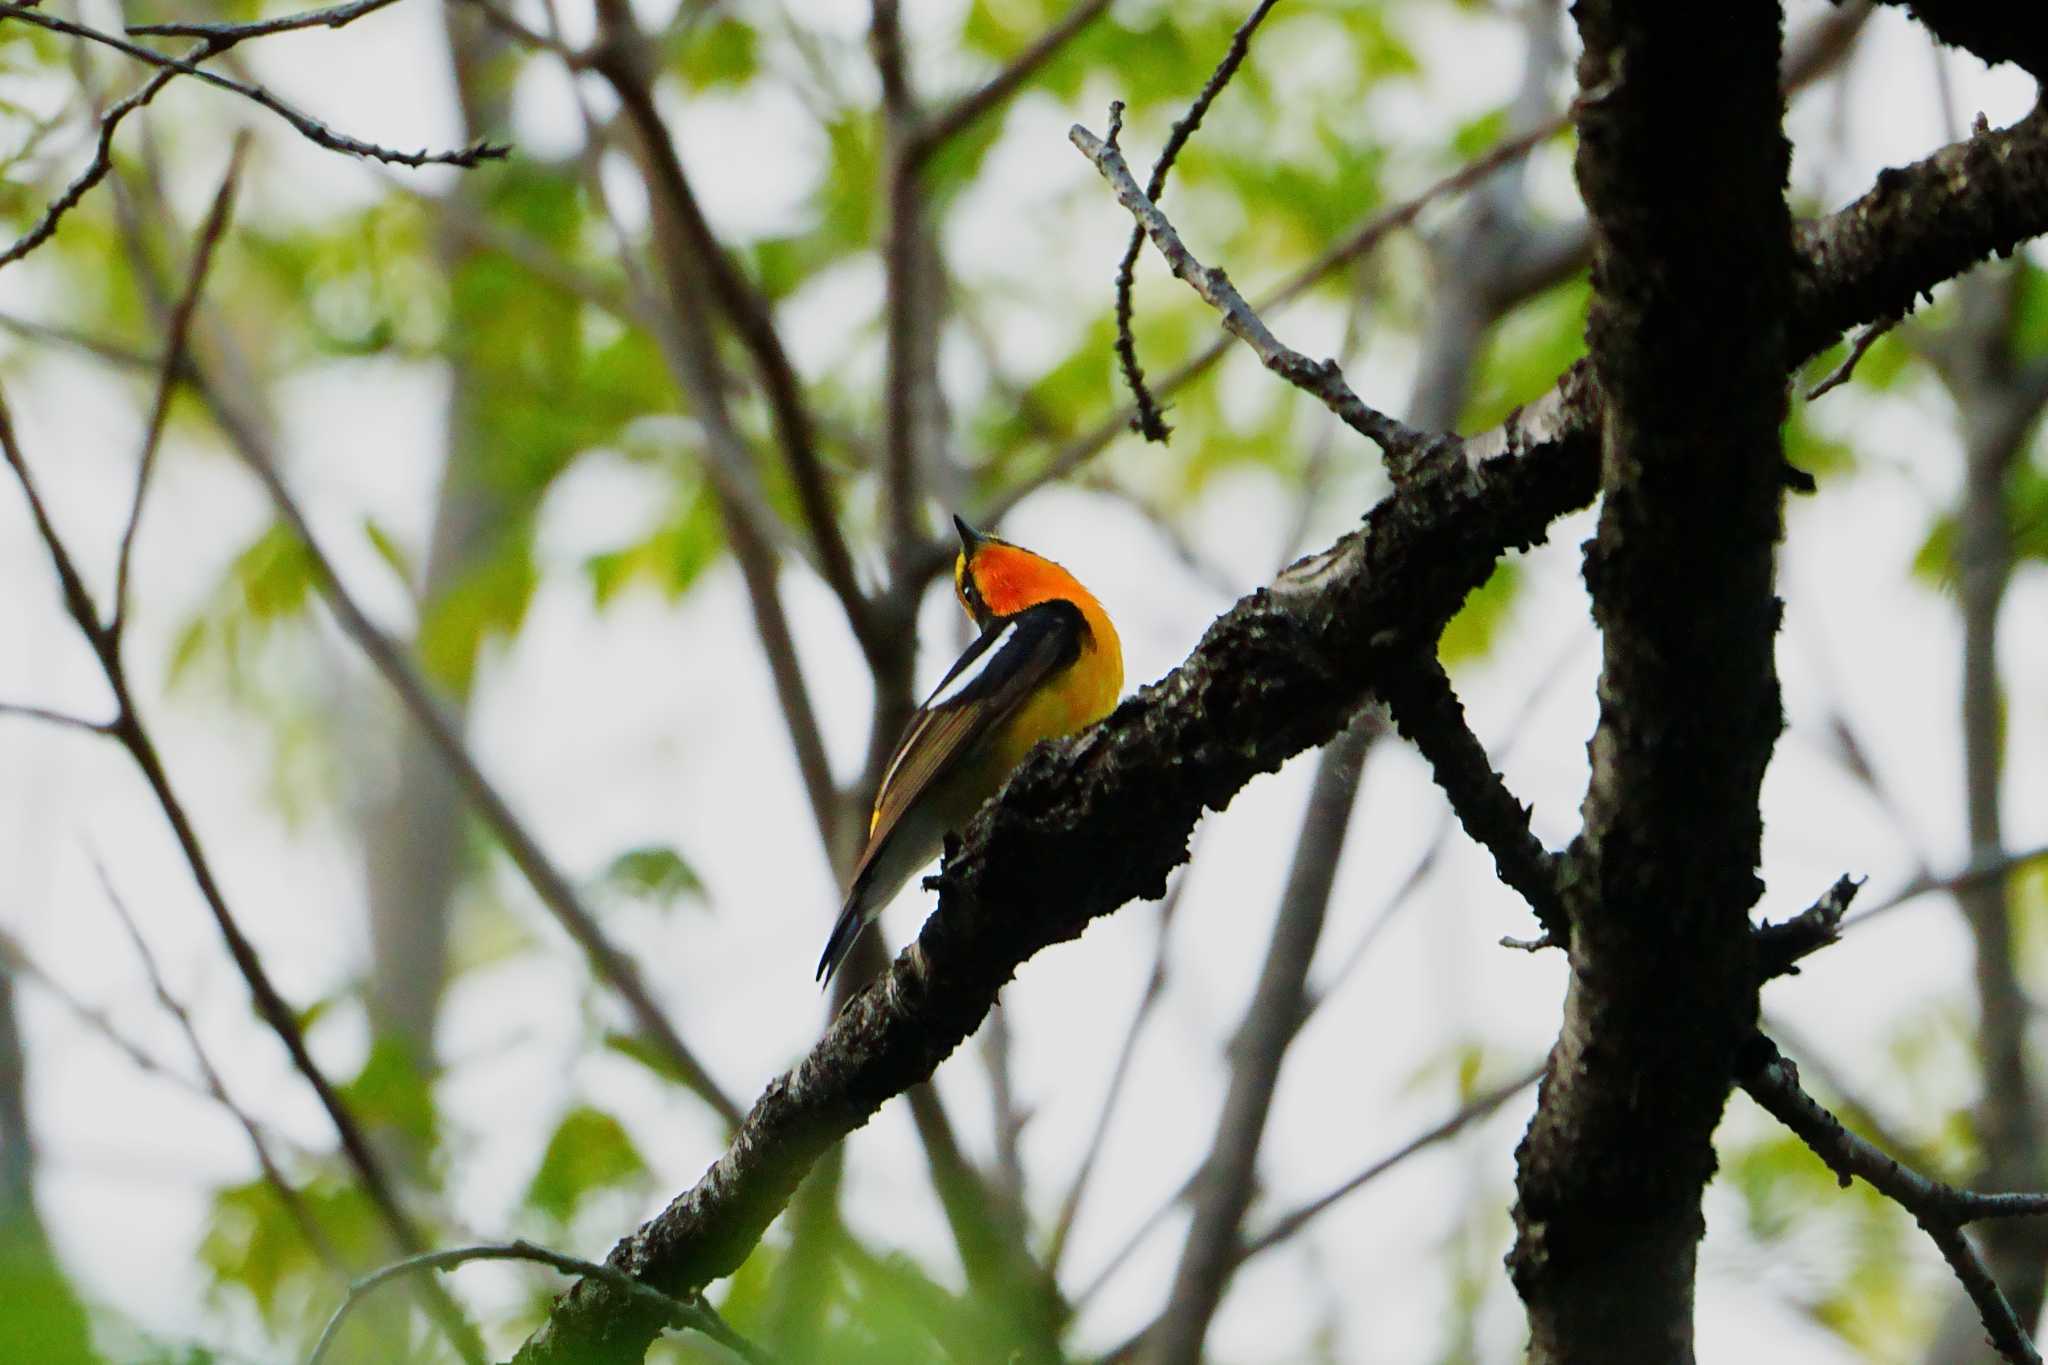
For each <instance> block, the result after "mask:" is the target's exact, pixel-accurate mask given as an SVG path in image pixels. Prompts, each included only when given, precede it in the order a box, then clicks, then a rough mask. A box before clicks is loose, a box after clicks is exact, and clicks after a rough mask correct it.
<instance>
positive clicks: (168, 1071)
mask: <svg viewBox="0 0 2048 1365" xmlns="http://www.w3.org/2000/svg"><path fill="white" fill-rule="evenodd" d="M0 971H4V972H12V973H14V974H15V975H16V976H18V977H20V978H21V979H22V980H23V981H27V982H30V983H32V984H33V985H34V986H35V987H36V988H37V989H38V990H40V991H41V992H42V993H43V994H45V995H47V996H49V997H50V999H52V1000H54V1001H55V1002H56V1003H57V1004H58V1005H59V1006H60V1007H61V1008H62V1009H63V1010H64V1012H65V1013H66V1014H69V1015H70V1016H71V1017H72V1018H73V1019H75V1020H77V1021H78V1023H79V1024H80V1025H81V1026H83V1027H84V1028H85V1029H86V1030H87V1031H88V1032H90V1033H92V1034H93V1035H94V1036H95V1037H97V1038H99V1039H100V1041H102V1042H104V1043H105V1044H106V1045H107V1046H108V1047H111V1048H113V1049H114V1051H116V1052H118V1053H120V1054H121V1056H122V1057H124V1058H125V1059H127V1062H128V1064H129V1065H130V1066H132V1067H134V1068H135V1069H136V1070H137V1071H139V1072H141V1073H143V1074H144V1075H147V1076H154V1077H156V1078H157V1079H159V1080H161V1081H164V1082H165V1083H167V1084H169V1085H172V1086H174V1087H176V1088H177V1089H179V1090H182V1091H184V1092H185V1093H186V1094H188V1095H190V1096H192V1097H193V1098H195V1099H199V1100H204V1101H206V1102H208V1103H212V1104H218V1103H219V1102H220V1100H219V1097H218V1096H216V1095H215V1094H214V1093H213V1092H212V1091H211V1090H209V1089H208V1088H207V1086H206V1083H205V1082H204V1081H203V1080H201V1079H198V1078H195V1077H193V1076H189V1075H187V1074H186V1073H185V1072H183V1071H181V1070H179V1069H178V1068H177V1067H175V1066H172V1065H171V1064H170V1063H169V1062H166V1061H165V1060H163V1059H162V1058H161V1057H158V1056H156V1055H155V1054H154V1053H152V1052H150V1051H149V1050H148V1049H147V1048H145V1047H144V1046H143V1045H142V1044H141V1043H139V1042H137V1041H136V1040H135V1039H134V1038H131V1037H129V1036H128V1035H127V1034H125V1033H123V1032H122V1031H121V1029H120V1027H119V1026H118V1025H117V1024H115V1022H114V1021H113V1019H112V1017H110V1016H109V1015H108V1013H107V1012H106V1011H105V1010H103V1009H101V1008H99V1007H98V1006H96V1005H94V1004H92V1003H91V1002H90V1001H87V1000H85V999H82V998H81V997H80V996H78V995H77V994H75V993H74V992H73V991H72V990H71V988H70V987H68V986H66V985H65V984H64V983H63V982H62V981H59V980H58V979H57V978H56V976H55V975H53V974H52V973H51V972H50V970H49V969H48V968H46V967H44V966H43V965H42V964H41V963H40V962H37V961H36V960H35V959H34V958H31V957H30V956H29V955H28V953H27V952H25V951H24V950H23V949H22V946H21V944H20V943H19V942H18V941H17V940H15V939H14V938H12V937H10V936H9V935H7V934H6V933H4V932H0ZM250 1121H251V1122H253V1123H255V1124H256V1126H257V1128H258V1129H259V1130H260V1131H262V1132H263V1133H264V1135H265V1137H266V1139H267V1140H268V1141H269V1142H270V1143H271V1144H273V1145H281V1146H288V1147H290V1148H292V1150H293V1152H294V1154H295V1155H300V1156H306V1155H310V1151H309V1149H308V1148H306V1146H305V1145H304V1144H303V1143H301V1142H299V1141H298V1140H297V1139H296V1138H294V1137H292V1136H290V1135H289V1134H286V1133H282V1132H279V1131H278V1130H277V1129H276V1128H274V1127H271V1126H269V1125H267V1124H265V1123H264V1122H263V1121H262V1120H260V1119H257V1118H255V1116H254V1115H251V1116H250Z"/></svg>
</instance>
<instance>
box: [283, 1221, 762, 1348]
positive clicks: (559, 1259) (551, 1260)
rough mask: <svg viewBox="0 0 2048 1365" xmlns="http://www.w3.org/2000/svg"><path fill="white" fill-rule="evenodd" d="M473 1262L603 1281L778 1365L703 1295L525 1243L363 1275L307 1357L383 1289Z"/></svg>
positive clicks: (673, 1320)
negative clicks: (677, 1292)
mask: <svg viewBox="0 0 2048 1365" xmlns="http://www.w3.org/2000/svg"><path fill="white" fill-rule="evenodd" d="M471 1261H531V1262H533V1263H535V1264H537V1265H544V1266H549V1267H551V1268H553V1269H555V1270H559V1271H561V1272H562V1273H563V1274H564V1275H580V1276H582V1277H583V1278H585V1279H594V1280H601V1281H603V1282H604V1283H606V1284H608V1285H611V1286H612V1287H613V1288H614V1289H617V1290H619V1291H620V1292H621V1293H624V1294H627V1295H630V1296H631V1297H632V1298H634V1299H636V1300H638V1301H639V1302H641V1303H643V1304H645V1305H647V1306H649V1307H651V1308H653V1309H654V1310H656V1311H657V1312H659V1313H660V1314H661V1315H662V1318H663V1320H664V1321H666V1322H667V1323H668V1324H669V1325H670V1326H672V1327H680V1328H687V1329H689V1330H691V1331H695V1332H701V1333H703V1334H704V1335H705V1336H707V1337H709V1338H711V1340H713V1341H715V1342H717V1343H718V1344H719V1345H720V1346H723V1347H724V1348H725V1349H726V1350H728V1351H730V1352H731V1353H732V1354H733V1355H735V1356H737V1357H739V1358H740V1359H741V1360H744V1361H747V1362H749V1365H772V1360H773V1358H772V1357H771V1356H769V1354H768V1353H767V1352H766V1351H764V1350H762V1349H761V1348H760V1347H759V1346H756V1345H755V1344H754V1343H753V1342H751V1341H748V1340H747V1339H746V1338H745V1337H743V1336H741V1335H740V1334H739V1333H738V1332H735V1331H734V1330H733V1329H732V1327H731V1326H730V1325H729V1324H728V1323H727V1322H726V1321H725V1319H724V1318H722V1317H720V1316H719V1315H718V1312H717V1310H715V1309H713V1308H712V1307H711V1305H710V1304H708V1303H706V1302H705V1301H704V1298H703V1296H702V1295H695V1296H692V1297H691V1298H688V1299H677V1298H671V1297H669V1296H668V1295H667V1294H664V1293H662V1292H661V1291H660V1290H658V1289H656V1288H654V1287H653V1286H652V1285H647V1284H643V1283H641V1282H640V1281H639V1280H636V1279H634V1278H633V1277H632V1276H631V1275H628V1274H627V1273H626V1272H625V1271H623V1270H616V1269H614V1268H612V1267H611V1266H608V1265H599V1264H597V1263H596V1262H595V1261H584V1260H579V1259H577V1258H576V1257H574V1256H565V1255H563V1254H562V1253H561V1252H559V1251H551V1250H549V1249H548V1248H547V1247H544V1246H536V1245H535V1244H534V1243H532V1242H528V1241H524V1240H521V1241H516V1242H488V1243H484V1244H481V1245H478V1246H466V1247H449V1248H448V1249H446V1250H444V1251H428V1252H422V1253H421V1254H420V1255H417V1256H408V1257H406V1258H405V1259H404V1260H402V1261H394V1262H392V1263H391V1264H390V1265H387V1266H381V1267H379V1268H378V1269H376V1270H374V1271H371V1272H370V1273H369V1274H367V1275H364V1276H362V1277H361V1278H360V1279H358V1280H356V1281H355V1282H353V1283H352V1284H350V1285H349V1287H348V1295H347V1297H345V1298H343V1299H342V1301H341V1303H340V1304H339V1305H337V1306H336V1307H335V1310H334V1314H333V1316H332V1317H330V1318H328V1319H327V1326H326V1327H325V1328H324V1329H322V1331H321V1333H320V1340H319V1341H318V1342H317V1343H315V1344H314V1347H313V1354H312V1355H310V1356H308V1357H307V1358H306V1365H320V1362H321V1361H322V1360H323V1359H324V1358H325V1357H326V1355H327V1350H328V1348H329V1347H330V1346H332V1345H333V1344H334V1334H335V1333H336V1332H337V1331H339V1330H340V1328H341V1324H342V1320H343V1319H344V1318H346V1317H347V1316H348V1315H349V1313H350V1312H351V1311H352V1310H353V1309H354V1308H355V1306H356V1305H357V1304H358V1303H360V1302H361V1301H362V1300H363V1299H364V1298H366V1297H367V1296H369V1295H370V1294H371V1293H373V1292H374V1291H376V1290H377V1289H378V1288H380V1287H382V1286H383V1285H386V1284H389V1283H390V1282H391V1281H393V1280H396V1279H400V1278H403V1277H404V1276H407V1275H413V1274H417V1273H418V1272H420V1271H422V1270H453V1269H454V1268H455V1267H457V1266H459V1265H467V1264H469V1263H470V1262H471Z"/></svg>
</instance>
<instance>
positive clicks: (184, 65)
mask: <svg viewBox="0 0 2048 1365" xmlns="http://www.w3.org/2000/svg"><path fill="white" fill-rule="evenodd" d="M0 18H5V19H19V20H21V21H22V22H24V23H29V24H34V25H35V26H36V27H38V28H45V29H48V30H50V31H51V32H52V33H62V34H64V35H66V36H67V37H72V38H83V39H85V40H86V41H88V42H94V43H99V44H101V45H102V46H105V47H110V48H112V49H114V50H115V51H116V52H119V53H121V54H123V55H124V56H128V57H133V58H134V59H135V60H136V61H139V62H146V63H148V64H149V65H151V66H154V67H156V68H158V69H159V70H160V71H163V72H166V73H174V74H177V75H181V76H191V77H193V78H194V79H196V80H201V81H204V82H205V83H206V84H208V85H211V86H215V87H217V88H219V89H222V90H226V91H229V92H231V93H233V94H237V95H240V96H241V97H242V98H243V99H246V100H249V101H251V102H252V103H255V104H257V105H260V106H261V107H263V108H265V109H268V110H269V111H270V112H271V113H273V114H275V115H277V116H278V117H279V118H281V119H283V120H284V121H285V122H286V123H289V124H290V125H291V126H292V127H293V129H295V130H296V131H297V132H298V134H299V136H301V137H303V138H305V139H307V140H308V141H310V142H314V143H317V144H318V145H320V146H322V147H325V148H327V149H328V150H329V151H335V152H343V153H346V154H347V155H349V156H361V157H369V158H371V159H372V160H376V161H385V162H389V163H391V164H393V165H398V166H461V167H463V168H465V169H467V168H470V167H474V166H476V165H478V164H480V163H482V162H485V161H499V160H503V159H504V158H505V157H506V156H508V155H510V153H511V151H512V149H511V148H510V147H509V146H507V145H505V144H504V143H498V142H490V141H488V140H483V139H479V140H478V141H476V142H473V143H471V144H470V145H469V146H467V147H458V148H456V149H455V150H453V151H447V152H429V151H427V150H425V149H424V148H423V149H421V150H420V151H417V152H401V151H398V150H397V149H395V148H391V147H383V146H379V145H378V144H376V143H374V142H364V141H362V140H361V139H359V138H353V137H350V136H349V135H348V134H347V133H337V132H335V131H334V130H333V129H332V128H329V127H328V126H327V125H326V124H324V123H322V122H320V120H318V119H316V118H313V117H311V116H310V115H307V114H303V113H301V112H299V111H298V110H297V109H294V108H293V107H292V106H291V105H289V104H286V103H285V102H284V101H283V100H281V99H279V98H278V97H277V96H276V95H273V94H271V93H270V92H269V91H268V90H266V89H264V88H263V87H262V86H260V85H251V84H249V83H247V82H244V81H238V80H236V79H234V78H233V77H231V76H223V75H221V74H220V73H219V72H218V71H209V70H207V69H206V68H205V67H203V66H199V65H198V64H197V60H196V59H194V58H186V57H172V56H168V55H166V54H165V53H162V52H158V51H156V50H154V49H153V48H147V47H144V46H142V45H141V44H140V43H131V42H129V41H128V40H127V39H125V38H121V37H117V36H116V35H114V34H111V33H103V32H101V31H100V30H99V29H96V28H89V27H87V26H86V25H84V24H74V23H72V22H71V21H70V20H68V19H60V18H58V17H56V16H55V15H50V14H44V13H43V12H41V11H40V10H36V9H32V8H30V7H29V6H27V5H19V4H12V3H0ZM212 51H213V48H212V46H211V43H210V42H209V44H208V45H207V50H206V51H204V52H201V53H199V54H197V58H198V59H203V58H204V57H206V56H209V55H212ZM144 89H148V87H147V86H145V87H144ZM150 93H151V94H154V93H155V92H154V91H151V92H150Z"/></svg>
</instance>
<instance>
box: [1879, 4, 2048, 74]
mask: <svg viewBox="0 0 2048 1365" xmlns="http://www.w3.org/2000/svg"><path fill="white" fill-rule="evenodd" d="M1883 2H1884V3H1885V4H1888V5H1902V6H1904V7H1905V10H1906V13H1908V14H1910V15H1912V16H1913V18H1914V19H1916V20H1918V21H1919V22H1920V23H1921V24H1922V25H1924V26H1925V27H1926V29H1927V31H1928V32H1929V33H1932V34H1933V35H1934V36H1935V37H1936V38H1938V39H1939V40H1941V41H1942V42H1944V43H1947V44H1948V45H1949V46H1951V47H1960V48H1965V49H1967V50H1968V51H1970V52H1973V53H1975V54H1976V55H1977V56H1979V57H1982V58H1983V59H1984V60H1985V61H1986V62H1988V63H1990V64H1991V65H1993V66H1996V65H1997V64H1998V63H2000V62H2013V63H2016V64H2018V65H2019V66H2020V67H2022V68H2024V69H2025V70H2026V71H2027V72H2028V73H2030V74H2031V75H2032V76H2033V77H2034V79H2035V80H2038V81H2048V12H2043V11H2042V9H2041V7H2040V6H2038V5H2015V4H2012V3H2011V0H1883Z"/></svg>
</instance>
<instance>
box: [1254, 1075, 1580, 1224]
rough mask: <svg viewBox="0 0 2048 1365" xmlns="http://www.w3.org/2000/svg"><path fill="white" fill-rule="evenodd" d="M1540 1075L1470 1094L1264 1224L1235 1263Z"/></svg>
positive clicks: (1460, 1129) (1477, 1117) (1510, 1096)
mask: <svg viewBox="0 0 2048 1365" xmlns="http://www.w3.org/2000/svg"><path fill="white" fill-rule="evenodd" d="M1542 1075H1543V1067H1542V1066H1541V1064H1538V1065H1536V1066H1533V1067H1531V1068H1529V1069H1528V1070H1527V1071H1524V1072H1523V1073H1522V1074H1521V1075H1519V1076H1517V1077H1515V1078H1514V1079H1513V1080H1511V1081H1507V1082H1505V1083H1503V1084H1501V1085H1498V1086H1495V1087H1494V1088H1493V1089H1491V1090H1486V1091H1482V1092H1480V1093H1479V1094H1477V1095H1474V1096H1473V1097H1472V1098H1471V1099H1469V1100H1467V1101H1465V1103H1464V1104H1462V1105H1460V1106H1459V1107H1458V1111H1457V1112H1456V1113H1454V1114H1452V1115H1451V1116H1450V1117H1448V1118H1446V1119H1445V1120H1444V1121H1443V1122H1441V1123H1439V1124H1437V1125H1436V1126H1435V1127H1433V1128H1427V1129H1424V1130H1423V1131H1422V1132H1420V1133H1417V1134H1416V1135H1415V1136H1414V1137H1412V1138H1410V1139H1408V1141H1406V1142H1404V1143H1402V1144H1401V1145H1400V1146H1399V1147H1396V1148H1395V1149H1394V1150H1393V1151H1391V1152H1389V1153H1387V1154H1386V1155H1385V1156H1383V1157H1381V1158H1380V1159H1379V1160H1378V1161H1375V1162H1373V1163H1372V1164H1371V1165H1370V1166H1367V1167H1366V1168H1365V1169H1364V1170H1361V1171H1360V1172H1358V1174H1356V1175H1354V1176H1351V1177H1350V1178H1349V1179H1347V1180H1345V1181H1344V1182H1343V1183H1342V1184H1339V1185H1337V1186H1336V1187H1334V1188H1333V1189H1330V1190H1328V1191H1327V1192H1325V1193H1323V1194H1319V1195H1317V1196H1316V1197H1315V1198H1313V1199H1311V1200H1309V1201H1308V1202H1307V1203H1304V1204H1300V1205H1297V1206H1296V1207H1294V1208H1292V1209H1289V1210H1288V1211H1287V1212H1286V1213H1283V1214H1280V1215H1279V1216H1278V1217H1276V1218H1274V1219H1273V1221H1272V1222H1271V1223H1269V1224H1267V1226H1266V1228H1265V1230H1264V1231H1262V1232H1260V1233H1258V1234H1257V1235H1256V1236H1254V1237H1252V1238H1250V1239H1249V1240H1248V1241H1246V1242H1245V1243H1244V1245H1243V1246H1242V1247H1240V1248H1239V1249H1238V1253H1237V1255H1238V1260H1239V1261H1240V1262H1244V1261H1248V1260H1250V1259H1251V1258H1252V1257H1254V1256H1257V1255H1258V1254H1260V1253H1261V1252H1264V1251H1269V1250H1271V1249H1272V1248H1273V1247H1276V1246H1278V1245H1279V1244H1280V1243H1282V1242H1284V1241H1286V1240H1287V1239H1288V1238H1290V1237H1292V1236H1294V1235H1295V1234H1296V1233H1297V1232H1300V1231H1301V1230H1302V1228H1303V1227H1305V1226H1307V1225H1308V1224H1309V1223H1310V1222H1312V1221H1313V1220H1315V1219H1317V1218H1319V1217H1321V1216H1322V1215H1323V1214H1324V1213H1326V1212H1328V1211H1329V1209H1330V1208H1331V1207H1333V1206H1334V1205H1336V1204H1338V1203H1339V1202H1341V1201H1343V1200H1344V1199H1347V1198H1349V1197H1350V1196H1351V1195H1354V1194H1356V1193H1358V1191H1360V1190H1361V1189H1363V1188H1365V1187H1366V1186H1367V1185H1370V1184H1371V1183H1372V1182H1373V1181H1375V1180H1378V1179H1379V1178H1380V1177H1381V1176H1383V1175H1385V1174H1386V1173H1387V1172H1388V1171H1391V1170H1393V1169H1394V1168H1395V1167H1396V1166H1399V1165H1400V1164H1401V1163H1402V1162H1404V1161H1406V1160H1408V1158H1410V1157H1412V1156H1414V1155H1415V1154H1416V1153H1417V1152H1421V1151H1424V1150H1426V1149H1427V1148H1430V1147H1434V1146H1435V1145H1436V1144H1437V1143H1439V1142H1442V1141H1444V1140H1445V1139H1446V1138H1452V1137H1456V1136H1457V1135H1458V1134H1459V1133H1461V1132H1463V1131H1464V1130H1465V1129H1466V1128H1467V1127H1468V1126H1470V1125H1471V1124H1473V1123H1475V1122H1477V1121H1478V1120H1480V1119H1483V1118H1485V1117H1487V1116H1488V1115H1490V1114H1492V1113H1493V1111H1494V1110H1496V1109H1498V1108H1500V1107H1501V1106H1502V1105H1503V1104H1506V1103H1507V1102H1508V1101H1509V1100H1511V1099H1513V1098H1515V1097H1516V1096H1517V1095H1520V1094H1521V1093H1522V1092H1523V1091H1525V1090H1527V1089H1528V1088H1529V1087H1530V1086H1532V1085H1534V1084H1536V1082H1537V1081H1538V1080H1539V1079H1541V1077H1542Z"/></svg>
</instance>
